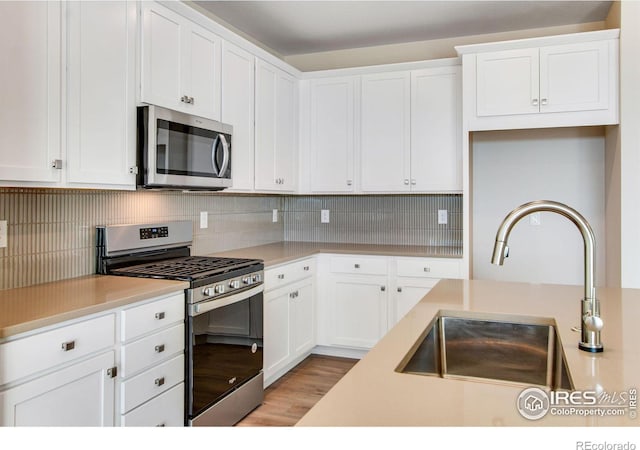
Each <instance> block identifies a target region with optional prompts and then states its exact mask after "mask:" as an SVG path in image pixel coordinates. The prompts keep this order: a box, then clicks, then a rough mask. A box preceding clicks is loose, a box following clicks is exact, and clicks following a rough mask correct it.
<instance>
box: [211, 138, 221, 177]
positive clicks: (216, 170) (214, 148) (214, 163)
mask: <svg viewBox="0 0 640 450" xmlns="http://www.w3.org/2000/svg"><path fill="white" fill-rule="evenodd" d="M219 142H220V135H217V136H216V138H215V139H214V140H213V145H212V146H211V166H212V167H213V172H214V174H215V176H217V177H219V176H220V172H221V171H220V168H219V167H218V162H217V161H216V155H217V154H218V143H219Z"/></svg>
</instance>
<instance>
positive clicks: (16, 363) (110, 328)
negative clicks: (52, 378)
mask: <svg viewBox="0 0 640 450" xmlns="http://www.w3.org/2000/svg"><path fill="white" fill-rule="evenodd" d="M114 343H115V315H114V314H108V315H105V316H102V317H97V318H95V319H90V320H86V321H84V322H77V323H74V324H71V325H66V326H62V327H60V328H55V329H53V330H50V331H46V332H44V333H40V334H36V335H33V336H29V337H25V338H23V339H17V340H15V341H10V342H7V343H4V344H1V345H0V361H2V370H0V386H1V385H3V384H5V383H9V382H12V381H15V380H18V379H20V378H22V377H25V376H27V375H31V374H35V373H37V372H40V371H41V370H46V369H50V368H52V367H55V366H57V365H60V364H64V363H66V362H69V361H73V360H74V359H77V358H80V357H82V356H86V355H89V354H91V353H94V352H97V351H99V350H102V349H105V348H108V347H111V346H113V345H114Z"/></svg>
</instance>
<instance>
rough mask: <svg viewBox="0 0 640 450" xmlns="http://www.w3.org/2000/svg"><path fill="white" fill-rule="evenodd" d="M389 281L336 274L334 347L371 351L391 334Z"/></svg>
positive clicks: (333, 327) (383, 278)
mask: <svg viewBox="0 0 640 450" xmlns="http://www.w3.org/2000/svg"><path fill="white" fill-rule="evenodd" d="M386 283H387V278H386V277H357V276H350V275H335V276H334V281H333V283H332V292H331V299H330V301H331V302H332V303H333V305H332V306H333V307H332V313H331V322H332V324H331V325H330V326H331V327H332V331H331V338H330V339H331V344H332V345H339V346H346V347H353V348H361V349H369V348H371V347H373V346H374V345H375V344H376V343H377V342H378V340H380V338H381V337H382V336H384V334H385V333H386V332H387V287H386Z"/></svg>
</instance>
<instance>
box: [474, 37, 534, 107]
mask: <svg viewBox="0 0 640 450" xmlns="http://www.w3.org/2000/svg"><path fill="white" fill-rule="evenodd" d="M476 70H477V75H476V76H477V80H476V89H477V93H476V102H477V104H476V108H477V115H478V116H500V115H513V114H530V113H537V112H538V111H539V109H538V104H539V100H538V99H539V97H540V96H539V58H538V49H537V48H533V49H518V50H504V51H500V52H488V53H480V54H478V55H477V56H476Z"/></svg>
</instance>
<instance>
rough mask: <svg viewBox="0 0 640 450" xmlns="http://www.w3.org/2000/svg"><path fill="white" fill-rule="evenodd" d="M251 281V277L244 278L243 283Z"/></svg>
mask: <svg viewBox="0 0 640 450" xmlns="http://www.w3.org/2000/svg"><path fill="white" fill-rule="evenodd" d="M251 283H252V280H251V277H243V278H242V284H251Z"/></svg>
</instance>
